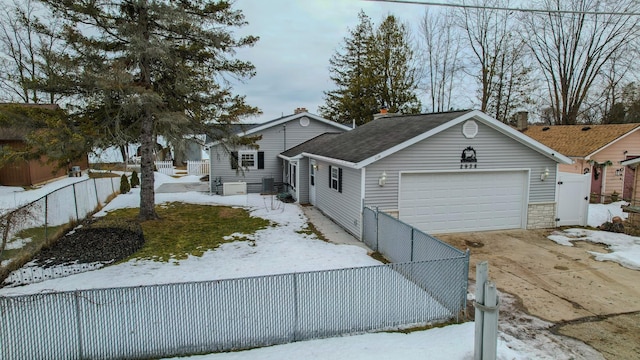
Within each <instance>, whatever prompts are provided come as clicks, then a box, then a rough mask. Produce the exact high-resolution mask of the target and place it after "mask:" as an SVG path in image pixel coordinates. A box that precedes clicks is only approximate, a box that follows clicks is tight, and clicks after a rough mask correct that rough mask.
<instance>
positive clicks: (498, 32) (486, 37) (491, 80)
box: [460, 0, 513, 112]
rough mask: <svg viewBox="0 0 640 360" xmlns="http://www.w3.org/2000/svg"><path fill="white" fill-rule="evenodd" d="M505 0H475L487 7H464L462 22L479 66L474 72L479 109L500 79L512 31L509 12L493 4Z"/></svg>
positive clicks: (475, 2)
mask: <svg viewBox="0 0 640 360" xmlns="http://www.w3.org/2000/svg"><path fill="white" fill-rule="evenodd" d="M502 3H503V1H501V0H478V1H474V4H475V5H478V6H486V7H485V8H463V9H462V10H461V21H460V26H461V27H462V29H463V30H464V33H465V35H466V38H467V40H468V42H469V46H470V48H471V51H472V53H473V58H474V63H475V64H474V68H475V67H477V68H478V73H476V75H475V76H477V78H478V83H479V84H480V89H479V91H480V95H479V100H480V110H482V111H485V112H486V111H487V110H488V108H489V101H490V99H491V96H492V94H493V93H494V91H495V88H494V87H495V86H496V85H497V84H499V83H500V82H499V81H495V77H496V76H498V75H499V69H498V68H499V65H500V60H501V58H502V57H503V53H504V51H505V48H506V43H507V41H509V39H510V35H511V32H512V31H513V29H512V22H511V21H509V13H507V12H504V11H502V10H496V9H492V8H490V7H495V6H498V5H503V4H502Z"/></svg>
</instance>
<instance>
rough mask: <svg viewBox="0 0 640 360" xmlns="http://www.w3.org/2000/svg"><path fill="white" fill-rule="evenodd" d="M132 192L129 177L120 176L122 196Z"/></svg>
mask: <svg viewBox="0 0 640 360" xmlns="http://www.w3.org/2000/svg"><path fill="white" fill-rule="evenodd" d="M130 190H131V185H129V179H128V178H127V175H125V174H122V176H120V194H126V193H128V192H129V191H130Z"/></svg>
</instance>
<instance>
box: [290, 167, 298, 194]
mask: <svg viewBox="0 0 640 360" xmlns="http://www.w3.org/2000/svg"><path fill="white" fill-rule="evenodd" d="M297 176H298V164H296V163H294V162H291V163H289V185H291V187H292V188H293V189H295V188H296V187H297V186H298V184H297V181H296V180H297V179H296V177H297Z"/></svg>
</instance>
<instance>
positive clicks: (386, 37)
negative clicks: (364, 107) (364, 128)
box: [371, 15, 421, 114]
mask: <svg viewBox="0 0 640 360" xmlns="http://www.w3.org/2000/svg"><path fill="white" fill-rule="evenodd" d="M409 38H410V35H409V31H408V30H407V27H406V26H405V25H404V24H401V23H400V22H399V21H398V19H397V18H396V17H395V16H393V15H389V16H387V17H386V18H385V20H384V21H383V22H382V24H380V26H379V27H378V29H377V31H376V34H375V42H374V51H373V52H372V54H371V55H372V62H371V67H372V68H371V70H372V71H373V72H374V73H375V74H376V76H375V79H376V81H375V83H374V84H375V86H376V90H375V94H376V95H377V98H378V103H380V104H382V105H383V106H386V107H387V109H388V110H389V112H392V113H396V112H401V113H405V114H414V113H418V112H420V109H421V104H420V101H419V100H418V97H417V96H416V90H417V88H418V79H417V69H416V68H415V67H414V66H412V62H413V61H414V54H413V50H412V49H411V45H410V43H409Z"/></svg>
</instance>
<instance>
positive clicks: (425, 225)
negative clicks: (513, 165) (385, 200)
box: [398, 171, 529, 233]
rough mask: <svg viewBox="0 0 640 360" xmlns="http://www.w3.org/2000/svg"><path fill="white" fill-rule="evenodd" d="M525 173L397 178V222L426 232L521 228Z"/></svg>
mask: <svg viewBox="0 0 640 360" xmlns="http://www.w3.org/2000/svg"><path fill="white" fill-rule="evenodd" d="M528 179H529V175H528V171H487V172H473V173H469V172H433V173H401V174H400V186H399V189H400V191H399V209H398V213H399V217H400V219H401V220H402V221H404V222H406V223H409V224H412V225H413V226H416V227H417V228H419V229H421V230H423V231H425V232H428V233H442V232H448V233H450V232H464V231H484V230H502V229H519V228H523V227H525V226H526V221H525V219H526V210H527V207H526V204H527V201H526V200H527V193H528V191H527V188H528V186H527V184H528Z"/></svg>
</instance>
